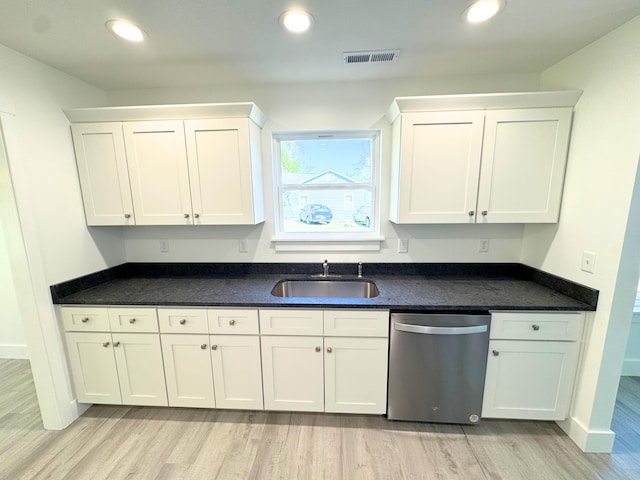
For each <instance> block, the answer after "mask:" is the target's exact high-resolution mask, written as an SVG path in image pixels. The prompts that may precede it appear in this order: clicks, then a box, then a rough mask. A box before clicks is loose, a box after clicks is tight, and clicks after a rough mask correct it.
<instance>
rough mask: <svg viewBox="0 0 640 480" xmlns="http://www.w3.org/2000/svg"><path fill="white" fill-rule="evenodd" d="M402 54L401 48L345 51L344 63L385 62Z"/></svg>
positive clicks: (343, 55) (391, 60)
mask: <svg viewBox="0 0 640 480" xmlns="http://www.w3.org/2000/svg"><path fill="white" fill-rule="evenodd" d="M398 56H400V50H370V51H367V52H343V54H342V59H343V60H344V63H384V62H393V61H394V60H396V59H397V58H398Z"/></svg>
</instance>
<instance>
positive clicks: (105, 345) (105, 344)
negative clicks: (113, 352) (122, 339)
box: [102, 342, 111, 348]
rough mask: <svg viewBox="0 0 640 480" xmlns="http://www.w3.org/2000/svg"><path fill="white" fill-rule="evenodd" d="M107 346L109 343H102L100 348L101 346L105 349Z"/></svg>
mask: <svg viewBox="0 0 640 480" xmlns="http://www.w3.org/2000/svg"><path fill="white" fill-rule="evenodd" d="M109 345H111V344H110V343H109V342H104V343H103V344H102V346H103V347H104V348H107V347H108V346H109Z"/></svg>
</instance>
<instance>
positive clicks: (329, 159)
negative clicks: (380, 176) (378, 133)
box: [280, 138, 373, 185]
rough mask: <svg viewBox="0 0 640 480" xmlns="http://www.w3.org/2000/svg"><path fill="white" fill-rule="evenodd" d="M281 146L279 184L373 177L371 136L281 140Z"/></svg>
mask: <svg viewBox="0 0 640 480" xmlns="http://www.w3.org/2000/svg"><path fill="white" fill-rule="evenodd" d="M280 148H281V152H280V166H281V172H282V178H281V183H282V184H285V185H287V184H288V185H291V184H296V185H332V184H333V185H335V184H362V183H371V182H372V180H373V167H372V161H371V155H372V150H373V139H371V138H313V139H298V140H282V141H281V142H280Z"/></svg>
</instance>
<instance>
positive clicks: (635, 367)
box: [620, 358, 640, 377]
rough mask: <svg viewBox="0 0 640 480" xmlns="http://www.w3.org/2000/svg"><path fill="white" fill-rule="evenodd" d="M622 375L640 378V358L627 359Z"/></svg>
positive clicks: (623, 365)
mask: <svg viewBox="0 0 640 480" xmlns="http://www.w3.org/2000/svg"><path fill="white" fill-rule="evenodd" d="M620 375H621V376H623V377H640V358H625V360H624V363H623V364H622V373H621V374H620Z"/></svg>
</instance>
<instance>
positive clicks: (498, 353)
mask: <svg viewBox="0 0 640 480" xmlns="http://www.w3.org/2000/svg"><path fill="white" fill-rule="evenodd" d="M491 353H493V356H494V357H497V356H498V355H500V352H499V351H498V350H492V351H491Z"/></svg>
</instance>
